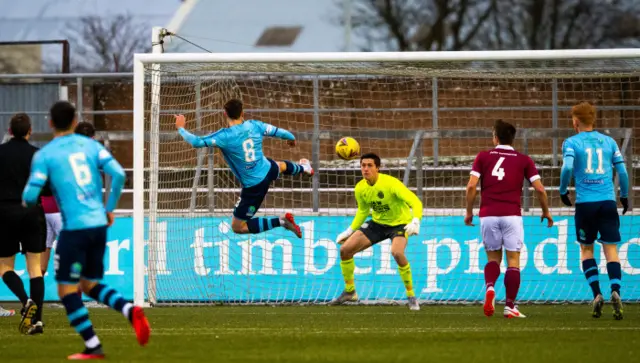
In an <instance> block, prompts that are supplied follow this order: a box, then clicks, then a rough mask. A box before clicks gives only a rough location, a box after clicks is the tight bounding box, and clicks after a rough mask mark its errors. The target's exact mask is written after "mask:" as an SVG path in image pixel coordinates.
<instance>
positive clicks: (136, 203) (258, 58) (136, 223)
mask: <svg viewBox="0 0 640 363" xmlns="http://www.w3.org/2000/svg"><path fill="white" fill-rule="evenodd" d="M630 58H636V59H638V58H640V49H584V50H518V51H456V52H452V51H444V52H370V53H367V52H346V53H344V52H343V53H339V52H335V53H317V52H311V53H218V54H215V53H149V54H135V56H134V77H133V84H134V94H133V101H134V111H133V123H134V125H133V147H134V150H133V154H134V161H133V188H134V192H133V239H134V242H133V256H134V262H133V263H134V267H133V271H134V276H133V279H134V280H133V296H134V302H135V303H136V304H139V305H144V304H145V291H146V289H145V273H146V271H145V270H146V268H145V259H144V247H145V238H144V235H145V223H144V219H145V210H144V182H145V180H144V163H145V160H144V157H145V156H144V154H145V150H144V147H145V145H144V142H145V65H154V64H157V65H159V64H166V63H175V64H177V63H296V62H299V63H311V62H314V63H322V62H333V63H339V62H396V63H397V62H421V63H429V62H434V63H435V62H452V63H455V62H464V61H534V60H589V59H630ZM152 67H153V66H152ZM154 68H155V67H154ZM160 81H161V79H160V72H158V73H157V74H154V75H152V77H151V87H152V88H155V87H159V85H160ZM156 93H157V92H152V95H153V94H156ZM152 97H154V96H152ZM158 116H159V113H158V112H157V110H155V111H154V110H152V112H151V117H152V118H154V117H158ZM156 124H157V123H156ZM151 154H152V155H153V153H151ZM156 155H157V153H156ZM150 165H151V167H152V168H153V165H157V160H155V161H154V160H150ZM151 182H152V183H153V182H154V181H153V180H151ZM156 182H157V180H156ZM150 202H151V204H153V201H150ZM151 209H152V208H150V210H151ZM152 214H155V213H154V212H151V213H150V215H149V218H150V219H153V218H155V215H152ZM150 232H152V231H150ZM149 300H152V299H151V297H150V299H149ZM152 301H153V300H152Z"/></svg>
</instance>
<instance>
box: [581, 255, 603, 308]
mask: <svg viewBox="0 0 640 363" xmlns="http://www.w3.org/2000/svg"><path fill="white" fill-rule="evenodd" d="M582 271H583V272H584V276H585V277H586V278H587V282H588V283H589V286H591V291H592V292H593V297H594V298H595V297H596V296H598V295H600V294H601V292H600V279H599V277H598V264H597V263H596V260H595V259H594V258H590V259H588V260H584V261H582Z"/></svg>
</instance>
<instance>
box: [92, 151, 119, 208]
mask: <svg viewBox="0 0 640 363" xmlns="http://www.w3.org/2000/svg"><path fill="white" fill-rule="evenodd" d="M96 144H98V145H99V146H98V147H99V148H100V150H99V152H98V167H99V168H100V169H101V170H102V171H104V172H105V174H108V175H109V176H110V177H111V191H110V192H109V199H108V200H107V205H106V206H105V209H106V210H107V213H112V212H113V211H114V209H116V206H117V205H118V200H119V199H120V195H121V194H122V189H123V188H124V180H125V173H124V169H123V168H122V166H121V165H120V163H118V161H117V160H116V159H115V158H114V157H113V156H112V155H111V153H110V152H109V151H107V149H105V148H104V147H103V146H102V145H100V143H98V142H97V141H96Z"/></svg>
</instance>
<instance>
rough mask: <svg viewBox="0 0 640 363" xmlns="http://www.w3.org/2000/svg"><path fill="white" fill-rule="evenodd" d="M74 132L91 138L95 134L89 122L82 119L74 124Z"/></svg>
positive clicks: (94, 129)
mask: <svg viewBox="0 0 640 363" xmlns="http://www.w3.org/2000/svg"><path fill="white" fill-rule="evenodd" d="M75 133H76V134H80V135H84V136H86V137H91V138H93V137H94V136H95V135H96V128H95V127H93V125H92V124H91V123H90V122H86V121H83V122H79V123H78V125H76V130H75Z"/></svg>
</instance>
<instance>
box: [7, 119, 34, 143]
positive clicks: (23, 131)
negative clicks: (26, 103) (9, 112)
mask: <svg viewBox="0 0 640 363" xmlns="http://www.w3.org/2000/svg"><path fill="white" fill-rule="evenodd" d="M9 129H10V130H11V135H13V136H14V137H18V138H24V137H25V136H27V134H28V133H29V130H31V118H29V115H27V114H26V113H16V114H15V115H13V117H11V123H10V124H9Z"/></svg>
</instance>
